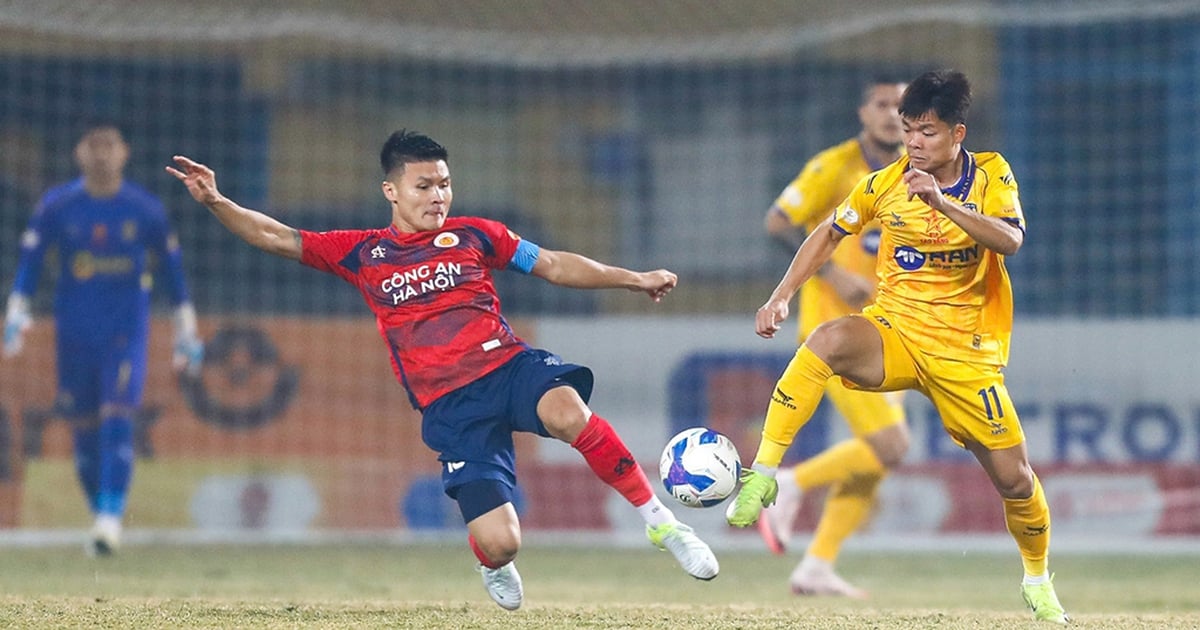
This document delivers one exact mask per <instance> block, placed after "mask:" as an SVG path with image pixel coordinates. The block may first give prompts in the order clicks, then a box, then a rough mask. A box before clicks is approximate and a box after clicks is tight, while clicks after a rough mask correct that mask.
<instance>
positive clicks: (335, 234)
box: [300, 217, 540, 409]
mask: <svg viewBox="0 0 1200 630" xmlns="http://www.w3.org/2000/svg"><path fill="white" fill-rule="evenodd" d="M300 235H301V238H302V239H303V240H302V249H303V254H302V256H301V258H300V262H302V263H303V264H305V265H308V266H309V267H312V268H314V269H320V270H321V271H327V272H329V273H332V274H334V275H337V276H338V277H340V278H342V279H343V280H345V281H346V282H349V283H350V284H353V285H354V286H355V287H357V288H358V290H359V292H360V293H362V296H363V299H365V300H366V302H367V306H369V307H371V311H372V312H373V313H375V321H376V322H377V324H378V326H379V333H380V334H381V335H382V336H383V339H384V341H385V342H386V343H387V345H388V349H389V351H390V354H391V360H392V369H393V370H394V371H395V373H396V378H397V379H398V380H399V381H400V383H401V384H403V385H404V387H405V388H406V389H407V390H408V393H409V398H411V399H412V401H413V404H414V405H415V406H416V407H417V408H418V409H421V408H424V407H425V406H427V405H428V404H429V403H431V402H433V401H434V400H435V399H437V398H438V397H439V396H442V395H443V394H446V393H448V392H451V391H453V390H455V389H458V388H459V387H462V386H464V385H467V384H468V383H471V382H472V381H475V380H476V379H479V378H480V377H482V376H484V375H486V374H488V373H489V372H491V371H492V370H495V369H496V368H498V367H500V366H501V365H503V364H504V363H505V362H507V361H508V360H509V359H511V358H513V356H515V355H516V354H518V353H519V352H521V351H523V350H526V349H528V348H529V346H528V345H526V343H525V342H524V341H522V340H521V339H520V338H518V337H517V336H516V334H514V333H513V331H512V328H510V327H509V325H508V322H506V321H504V317H503V316H502V315H501V314H500V298H499V297H498V296H497V295H496V287H495V284H494V283H493V281H492V270H493V269H505V268H509V269H515V270H518V271H523V272H525V273H529V271H530V270H532V269H533V264H534V263H535V262H536V261H537V255H538V252H539V251H540V250H539V249H538V247H537V245H534V244H533V243H531V242H528V241H522V240H521V238H520V237H519V236H517V235H516V234H514V233H512V232H511V231H509V230H508V228H507V227H505V226H504V224H502V223H499V222H496V221H490V220H487V219H480V218H477V217H450V218H447V219H446V223H445V225H443V226H442V228H441V229H440V230H432V231H428V232H416V233H411V234H410V233H404V232H400V231H399V230H397V229H396V228H395V227H394V226H389V227H387V228H379V229H373V230H335V231H330V232H309V231H304V230H302V231H301V232H300Z"/></svg>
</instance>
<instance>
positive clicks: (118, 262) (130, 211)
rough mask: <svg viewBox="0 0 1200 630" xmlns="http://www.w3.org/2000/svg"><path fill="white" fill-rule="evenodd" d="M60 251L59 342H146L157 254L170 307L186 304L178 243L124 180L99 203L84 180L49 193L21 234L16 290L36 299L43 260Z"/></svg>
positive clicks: (149, 198)
mask: <svg viewBox="0 0 1200 630" xmlns="http://www.w3.org/2000/svg"><path fill="white" fill-rule="evenodd" d="M51 246H57V248H58V260H59V278H58V282H57V285H56V291H55V299H54V316H55V320H56V324H57V334H58V337H59V340H60V342H61V341H63V340H72V341H76V342H80V341H85V342H86V341H91V342H95V343H102V342H103V341H105V340H108V339H111V338H113V337H115V336H129V337H133V338H136V337H137V336H138V333H142V335H141V337H142V338H143V339H144V338H145V335H144V333H145V332H146V327H147V325H148V320H149V315H150V290H151V287H152V285H153V278H152V274H151V271H150V269H149V267H148V263H149V260H148V259H149V254H151V253H153V254H154V255H155V256H156V257H157V258H158V260H159V261H160V264H162V265H164V266H165V271H166V274H165V275H166V277H167V280H168V285H169V290H170V292H171V301H172V302H173V303H175V304H179V303H182V302H184V301H187V300H188V292H187V285H186V283H185V282H184V278H183V265H182V259H181V256H180V251H179V240H178V238H177V237H176V236H175V234H174V232H172V231H171V229H170V226H169V224H168V222H167V215H166V212H165V211H164V210H163V206H162V204H161V203H160V202H159V201H158V199H157V198H155V197H154V195H152V194H150V192H148V191H146V190H145V189H143V188H141V187H140V186H137V185H135V184H132V183H129V182H125V183H123V184H122V185H121V188H120V190H119V191H118V192H117V194H116V195H114V196H112V197H110V198H104V199H97V198H94V197H92V196H91V195H90V194H88V192H87V190H86V189H85V188H84V185H83V179H82V178H80V179H77V180H75V181H73V182H70V183H67V184H63V185H61V186H58V187H55V188H52V189H51V190H49V191H48V192H46V194H45V195H43V197H42V199H41V201H40V202H39V203H38V206H37V209H36V210H35V211H34V214H33V218H31V219H30V221H29V227H28V229H26V231H25V232H24V233H23V234H22V235H21V261H20V264H19V265H18V267H17V277H16V283H15V286H14V290H15V291H16V292H19V293H22V294H25V295H28V296H32V295H33V293H34V291H35V290H36V289H37V284H38V276H39V274H40V272H41V267H42V258H43V256H44V254H45V252H46V250H47V249H48V248H49V247H51Z"/></svg>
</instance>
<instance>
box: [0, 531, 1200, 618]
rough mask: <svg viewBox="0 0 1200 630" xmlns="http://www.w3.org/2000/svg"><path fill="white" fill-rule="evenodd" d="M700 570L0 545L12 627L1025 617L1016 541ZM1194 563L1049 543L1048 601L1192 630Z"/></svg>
mask: <svg viewBox="0 0 1200 630" xmlns="http://www.w3.org/2000/svg"><path fill="white" fill-rule="evenodd" d="M720 557H721V575H720V576H719V577H718V578H717V579H716V580H714V581H712V582H700V581H696V580H693V579H691V578H689V577H687V576H685V575H684V574H683V573H682V572H680V571H679V570H678V568H677V567H676V566H675V565H674V563H673V561H672V560H671V558H670V556H669V555H667V554H665V553H659V552H656V551H654V550H653V549H651V548H649V547H647V549H646V550H645V551H641V550H624V549H622V550H613V549H602V550H587V549H574V548H572V549H551V548H548V547H538V546H531V547H527V548H526V549H525V550H523V551H522V553H521V557H520V559H519V562H518V566H519V567H520V569H521V573H522V575H523V576H524V578H525V605H524V606H523V607H522V608H521V610H519V611H517V612H515V613H508V612H505V611H503V610H501V609H500V608H498V607H497V606H495V605H494V604H492V603H491V601H490V600H489V599H488V598H487V595H486V594H485V593H484V591H483V587H482V586H481V584H480V579H479V576H478V575H477V574H475V573H473V571H472V569H473V564H474V562H473V558H472V557H471V555H470V552H469V551H468V550H467V549H466V548H465V546H458V545H454V546H445V547H443V546H436V545H416V546H389V545H345V546H273V547H262V546H259V547H256V546H211V547H208V546H198V547H172V546H137V547H130V548H126V549H124V550H122V552H121V554H120V555H118V556H116V557H112V558H107V559H98V560H89V559H86V558H84V557H83V554H82V551H80V550H78V549H76V548H70V549H67V548H48V549H21V548H15V549H14V548H9V549H3V550H0V593H3V595H0V627H12V628H85V627H86V628H183V627H187V628H374V627H388V628H455V629H458V628H529V629H546V628H554V629H558V628H563V629H569V628H605V629H608V628H713V629H716V630H727V629H735V628H745V629H747V630H766V629H770V628H935V627H936V628H1008V627H1013V628H1024V627H1031V626H1035V624H1033V623H1032V621H1030V620H1029V618H1028V617H1027V614H1026V613H1025V611H1024V609H1023V607H1022V603H1021V598H1020V595H1019V593H1018V587H1017V582H1018V580H1019V577H1020V566H1019V562H1018V561H1017V560H1016V558H1015V554H988V553H980V554H970V553H968V554H966V555H963V554H961V553H956V554H946V555H937V554H895V553H870V554H868V553H865V552H859V553H847V554H846V555H845V557H844V558H843V559H842V563H841V569H842V571H843V573H844V574H845V575H846V576H847V577H848V578H851V579H853V580H854V581H855V582H856V583H858V584H859V585H861V586H863V587H865V588H867V589H869V590H870V591H871V593H872V597H871V599H870V600H869V601H867V602H855V601H846V600H837V599H819V600H813V599H807V598H805V599H801V598H797V597H794V596H792V595H791V594H790V593H789V592H788V589H787V582H786V579H787V574H788V572H789V571H790V570H791V567H792V565H793V563H794V562H795V560H796V558H795V557H775V556H770V555H768V554H766V553H751V552H739V553H724V554H721V556H720ZM1197 566H1200V559H1198V558H1197V557H1195V556H1181V557H1171V556H1167V555H1154V556H1115V555H1103V556H1092V555H1075V554H1064V555H1061V556H1058V557H1056V558H1055V560H1054V566H1053V569H1054V571H1055V572H1056V573H1057V575H1058V577H1057V578H1056V581H1055V583H1056V585H1057V587H1058V593H1059V597H1060V598H1061V599H1062V601H1063V603H1064V605H1065V606H1066V607H1067V610H1068V611H1069V612H1070V613H1071V614H1072V616H1073V617H1074V618H1075V619H1076V622H1077V623H1076V626H1078V627H1087V628H1104V629H1107V628H1200V589H1198V588H1197V587H1196V586H1195V582H1196V580H1197V577H1200V570H1198V569H1197V568H1196V567H1197Z"/></svg>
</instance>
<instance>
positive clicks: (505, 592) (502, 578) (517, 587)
mask: <svg viewBox="0 0 1200 630" xmlns="http://www.w3.org/2000/svg"><path fill="white" fill-rule="evenodd" d="M479 572H480V573H482V574H483V587H484V588H486V589H487V592H488V595H490V596H491V598H492V601H494V602H496V603H497V604H499V605H500V607H501V608H503V609H504V610H516V609H518V608H520V607H521V601H522V600H524V599H525V590H524V588H523V587H522V586H521V574H520V573H517V565H516V563H515V562H509V563H508V564H506V565H504V566H502V567H500V568H499V569H489V568H487V567H485V566H483V565H482V564H481V565H479Z"/></svg>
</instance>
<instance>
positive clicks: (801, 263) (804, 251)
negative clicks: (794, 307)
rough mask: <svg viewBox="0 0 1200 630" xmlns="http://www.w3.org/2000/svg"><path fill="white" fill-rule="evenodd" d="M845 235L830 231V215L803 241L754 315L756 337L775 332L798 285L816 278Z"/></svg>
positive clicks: (777, 330) (831, 217) (771, 335)
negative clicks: (790, 262)
mask: <svg viewBox="0 0 1200 630" xmlns="http://www.w3.org/2000/svg"><path fill="white" fill-rule="evenodd" d="M844 237H845V234H842V233H841V232H839V231H837V230H835V229H833V215H830V216H829V218H828V219H826V220H824V221H822V222H821V224H820V225H818V226H817V227H816V229H814V230H813V231H812V233H811V234H809V235H808V238H806V239H804V243H803V244H802V245H800V249H798V250H796V255H795V256H794V257H793V258H792V264H790V265H788V269H787V272H786V273H784V274H783V278H782V279H781V280H780V281H779V284H778V285H776V286H775V290H774V291H772V292H771V297H769V298H767V301H766V303H764V304H763V305H762V306H760V307H759V308H758V312H756V313H755V314H754V331H755V332H756V333H758V336H759V337H763V338H765V339H770V338H771V337H774V336H775V333H776V332H779V328H780V325H781V324H782V323H783V320H785V319H787V316H788V302H790V301H791V300H792V296H793V295H795V294H796V291H798V290H800V286H801V285H802V284H804V283H805V282H807V281H808V279H809V278H811V277H813V276H814V275H816V273H817V270H819V269H820V268H821V266H822V265H824V264H825V263H827V262H829V258H830V257H831V256H833V250H834V249H836V248H837V245H838V243H840V242H842V239H843V238H844Z"/></svg>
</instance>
